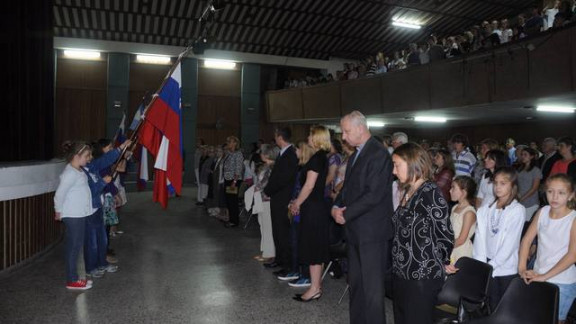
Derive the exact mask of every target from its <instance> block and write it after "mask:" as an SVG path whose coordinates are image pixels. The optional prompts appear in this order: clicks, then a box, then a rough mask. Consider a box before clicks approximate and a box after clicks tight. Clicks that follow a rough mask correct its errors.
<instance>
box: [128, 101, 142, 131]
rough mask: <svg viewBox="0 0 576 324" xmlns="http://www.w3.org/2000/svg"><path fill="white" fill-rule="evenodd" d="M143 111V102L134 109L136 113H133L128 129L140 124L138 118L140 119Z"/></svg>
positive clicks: (132, 129)
mask: <svg viewBox="0 0 576 324" xmlns="http://www.w3.org/2000/svg"><path fill="white" fill-rule="evenodd" d="M143 113H144V104H140V106H139V107H138V109H136V113H134V118H133V119H132V124H130V130H131V131H135V130H136V128H138V124H140V120H141V119H142V114H143Z"/></svg>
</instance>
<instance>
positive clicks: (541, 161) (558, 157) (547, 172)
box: [538, 152, 562, 182]
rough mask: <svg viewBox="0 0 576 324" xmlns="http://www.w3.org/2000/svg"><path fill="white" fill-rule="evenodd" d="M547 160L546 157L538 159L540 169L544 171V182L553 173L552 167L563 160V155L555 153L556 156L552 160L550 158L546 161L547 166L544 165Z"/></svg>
mask: <svg viewBox="0 0 576 324" xmlns="http://www.w3.org/2000/svg"><path fill="white" fill-rule="evenodd" d="M545 158H546V156H545V155H542V156H541V157H540V158H539V159H538V167H540V170H541V171H542V182H544V181H546V178H548V176H549V175H550V171H552V166H554V163H555V162H556V161H558V160H561V159H562V155H560V153H558V152H554V154H553V155H552V156H551V157H550V158H548V160H546V164H544V159H545Z"/></svg>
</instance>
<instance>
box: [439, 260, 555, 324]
mask: <svg viewBox="0 0 576 324" xmlns="http://www.w3.org/2000/svg"><path fill="white" fill-rule="evenodd" d="M456 267H457V268H459V269H460V270H459V271H458V272H456V273H455V274H452V275H450V276H448V279H447V280H446V282H445V283H444V286H443V288H442V290H441V292H440V293H439V295H438V306H437V307H436V308H437V311H438V312H437V314H438V318H437V323H470V324H487V323H490V324H500V323H502V324H532V323H533V324H556V323H557V322H558V298H559V293H558V287H557V286H556V285H554V284H551V283H548V282H533V283H531V284H529V285H527V284H526V283H524V280H522V278H516V279H514V280H513V281H512V283H511V284H510V286H509V287H508V289H507V290H506V292H505V293H504V296H502V299H501V300H500V303H499V304H498V306H497V307H496V309H494V310H493V311H492V312H491V311H490V309H489V307H488V300H487V295H488V288H489V284H490V278H491V277H492V266H490V265H489V264H486V263H484V262H480V261H477V260H475V259H472V258H468V257H463V258H460V259H459V260H458V261H457V262H456ZM488 314H489V315H488ZM473 315H476V316H482V317H480V318H470V317H474V316H473ZM485 315H487V316H485Z"/></svg>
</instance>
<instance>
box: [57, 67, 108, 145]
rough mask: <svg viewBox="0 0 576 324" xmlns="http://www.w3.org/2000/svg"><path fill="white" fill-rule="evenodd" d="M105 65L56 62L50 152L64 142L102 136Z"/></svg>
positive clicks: (104, 123) (90, 139)
mask: <svg viewBox="0 0 576 324" xmlns="http://www.w3.org/2000/svg"><path fill="white" fill-rule="evenodd" d="M106 69H107V66H106V61H82V60H71V59H63V58H60V59H58V65H57V73H56V98H55V103H56V105H55V107H54V112H55V136H54V152H55V155H56V156H60V154H61V151H62V150H61V144H62V142H63V141H65V140H86V141H92V140H97V139H98V138H101V137H104V136H105V135H106V89H107V85H106V83H107V75H106V73H107V70H106Z"/></svg>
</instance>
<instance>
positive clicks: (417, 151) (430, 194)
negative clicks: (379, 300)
mask: <svg viewBox="0 0 576 324" xmlns="http://www.w3.org/2000/svg"><path fill="white" fill-rule="evenodd" d="M392 162H393V163H394V171H393V173H394V174H395V175H396V176H397V177H398V181H399V182H400V187H401V192H403V193H404V194H403V197H402V199H401V201H400V205H399V206H398V208H397V209H396V211H395V212H394V215H393V216H392V221H393V222H394V240H393V244H392V266H393V273H394V278H393V282H392V284H393V292H394V323H396V324H413V323H418V324H427V323H430V324H432V321H433V318H434V315H433V314H434V306H435V304H436V297H437V295H438V292H439V291H440V289H441V288H442V285H443V283H444V277H445V271H446V270H445V267H446V266H447V265H449V264H450V253H452V247H453V246H454V233H453V232H452V228H451V226H450V218H449V210H448V203H447V201H446V199H444V195H443V194H442V191H441V190H440V188H438V186H437V185H436V184H435V183H434V181H433V179H434V174H433V171H432V161H431V159H430V155H429V154H428V152H426V151H425V150H424V149H423V148H422V147H420V146H419V145H418V144H414V143H406V144H403V145H401V146H399V147H398V148H396V149H395V150H394V154H392Z"/></svg>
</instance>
